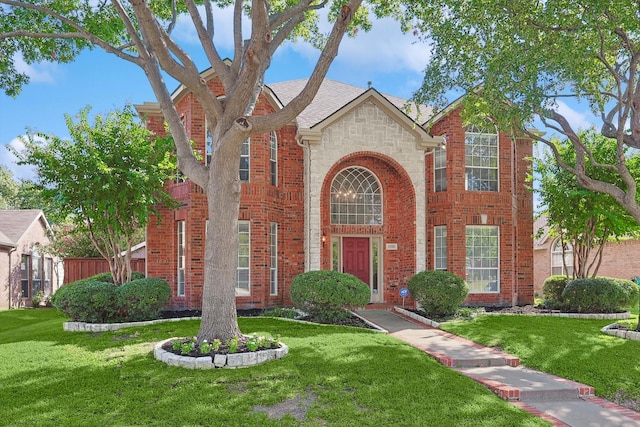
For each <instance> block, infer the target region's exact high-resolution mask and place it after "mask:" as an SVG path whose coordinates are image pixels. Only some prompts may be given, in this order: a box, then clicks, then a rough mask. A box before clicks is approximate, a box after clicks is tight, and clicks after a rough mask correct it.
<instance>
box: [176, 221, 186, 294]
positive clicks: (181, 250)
mask: <svg viewBox="0 0 640 427" xmlns="http://www.w3.org/2000/svg"><path fill="white" fill-rule="evenodd" d="M177 226H178V282H177V292H178V296H179V297H183V296H184V271H185V261H186V257H185V247H186V243H187V239H186V236H185V229H184V221H178V222H177Z"/></svg>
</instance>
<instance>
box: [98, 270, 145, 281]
mask: <svg viewBox="0 0 640 427" xmlns="http://www.w3.org/2000/svg"><path fill="white" fill-rule="evenodd" d="M89 279H94V280H97V281H98V282H105V283H113V276H112V275H111V273H99V274H96V275H95V276H91V277H89ZM139 279H144V273H141V272H139V271H132V272H131V281H134V280H139Z"/></svg>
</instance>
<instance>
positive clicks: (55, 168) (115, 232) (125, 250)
mask: <svg viewBox="0 0 640 427" xmlns="http://www.w3.org/2000/svg"><path fill="white" fill-rule="evenodd" d="M88 113H89V109H88V108H86V109H84V110H82V111H81V112H80V114H79V116H78V121H77V122H74V121H73V119H72V118H71V117H70V116H69V115H66V116H65V117H66V121H67V127H68V129H69V132H70V134H71V140H66V139H61V138H58V137H55V136H52V135H45V134H32V133H30V134H28V137H27V138H26V139H25V140H24V141H23V142H24V145H25V148H24V149H23V150H21V151H15V154H16V155H17V156H18V159H19V164H31V165H33V166H34V167H35V170H36V182H35V184H36V186H37V187H38V188H39V189H40V190H41V196H42V198H43V199H44V201H45V202H50V203H51V204H52V205H54V206H55V208H56V211H57V212H58V213H59V214H60V216H62V217H66V218H68V219H69V220H70V221H71V222H73V223H74V224H75V226H76V230H85V232H86V233H87V234H88V236H89V237H90V239H91V242H93V245H94V246H95V248H96V250H97V251H98V252H99V253H100V255H101V256H102V257H103V258H104V259H106V260H107V261H108V263H109V269H110V271H111V275H112V276H113V281H114V283H115V284H116V285H120V284H122V283H125V282H128V281H130V280H131V247H132V246H133V245H134V244H135V243H138V242H139V240H137V239H139V236H140V233H139V230H140V228H142V227H144V226H146V224H147V221H148V219H149V215H150V214H152V213H154V212H156V211H155V205H156V204H158V203H168V204H172V203H173V202H172V200H171V197H170V196H169V195H168V194H167V193H165V192H164V190H163V187H164V183H165V180H167V179H168V178H170V177H171V176H172V174H174V173H175V161H174V160H173V157H174V156H173V155H172V151H173V144H172V142H171V140H170V139H167V138H152V137H153V135H152V133H151V132H150V131H149V130H147V129H146V128H145V127H144V126H143V125H142V124H140V123H139V122H138V121H137V117H136V115H135V113H134V112H133V111H132V109H131V107H125V108H124V110H122V111H117V112H112V113H110V114H108V115H107V116H106V117H103V116H102V115H97V116H96V117H95V119H94V123H93V124H91V123H90V122H89V119H88V117H87V115H88ZM61 238H62V236H61ZM59 243H63V242H62V241H61V242H59Z"/></svg>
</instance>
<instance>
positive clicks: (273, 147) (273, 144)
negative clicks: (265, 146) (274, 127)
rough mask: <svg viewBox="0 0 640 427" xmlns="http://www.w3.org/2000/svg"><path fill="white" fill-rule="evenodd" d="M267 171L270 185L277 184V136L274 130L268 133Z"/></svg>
mask: <svg viewBox="0 0 640 427" xmlns="http://www.w3.org/2000/svg"><path fill="white" fill-rule="evenodd" d="M269 173H270V179H271V185H273V186H277V185H278V136H277V135H276V132H275V131H271V134H270V135H269Z"/></svg>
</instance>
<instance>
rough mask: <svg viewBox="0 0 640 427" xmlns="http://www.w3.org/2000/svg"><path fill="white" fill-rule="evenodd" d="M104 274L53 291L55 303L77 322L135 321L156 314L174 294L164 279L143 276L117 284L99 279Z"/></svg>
mask: <svg viewBox="0 0 640 427" xmlns="http://www.w3.org/2000/svg"><path fill="white" fill-rule="evenodd" d="M103 277H104V275H98V276H93V277H90V278H88V279H83V280H78V281H76V282H72V283H69V284H67V285H64V286H62V287H61V288H59V289H58V290H57V291H56V292H55V293H54V294H53V297H52V298H51V303H52V305H53V306H54V307H56V308H57V309H59V310H61V311H62V312H63V313H64V314H65V315H67V316H68V317H70V318H71V320H73V321H75V322H87V323H113V322H133V321H140V320H150V319H154V318H157V317H158V312H159V310H160V309H161V308H162V307H163V306H164V305H165V304H166V303H167V302H168V301H169V299H170V298H171V288H170V287H169V285H168V284H167V282H166V281H164V280H162V279H156V278H146V279H145V278H141V279H138V280H133V281H131V282H127V283H125V284H123V285H121V286H114V285H113V283H112V282H110V281H100V280H98V279H101V278H103ZM138 277H139V276H138Z"/></svg>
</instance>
